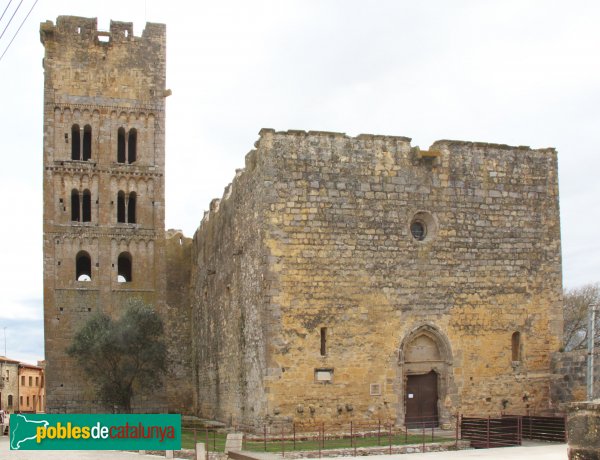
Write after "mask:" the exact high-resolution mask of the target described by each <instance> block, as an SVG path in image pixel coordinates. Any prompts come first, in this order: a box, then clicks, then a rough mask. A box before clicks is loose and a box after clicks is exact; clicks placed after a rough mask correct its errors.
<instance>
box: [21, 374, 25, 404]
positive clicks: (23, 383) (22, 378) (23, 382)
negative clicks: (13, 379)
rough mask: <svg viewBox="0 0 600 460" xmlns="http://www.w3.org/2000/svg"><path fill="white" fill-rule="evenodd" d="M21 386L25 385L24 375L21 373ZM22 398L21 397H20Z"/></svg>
mask: <svg viewBox="0 0 600 460" xmlns="http://www.w3.org/2000/svg"><path fill="white" fill-rule="evenodd" d="M21 386H22V387H24V386H25V376H24V375H22V376H21ZM21 398H22V397H21Z"/></svg>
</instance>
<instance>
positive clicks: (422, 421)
mask: <svg viewBox="0 0 600 460" xmlns="http://www.w3.org/2000/svg"><path fill="white" fill-rule="evenodd" d="M421 430H423V432H422V433H421V444H422V445H423V447H422V449H421V452H422V453H423V452H425V420H421Z"/></svg>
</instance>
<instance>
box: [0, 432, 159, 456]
mask: <svg viewBox="0 0 600 460" xmlns="http://www.w3.org/2000/svg"><path fill="white" fill-rule="evenodd" d="M37 458H39V459H43V460H159V459H161V458H165V457H159V456H157V455H140V454H138V453H135V452H120V451H113V450H40V451H35V450H10V446H9V444H8V436H2V437H1V438H0V459H1V460H13V459H14V460H31V459H37Z"/></svg>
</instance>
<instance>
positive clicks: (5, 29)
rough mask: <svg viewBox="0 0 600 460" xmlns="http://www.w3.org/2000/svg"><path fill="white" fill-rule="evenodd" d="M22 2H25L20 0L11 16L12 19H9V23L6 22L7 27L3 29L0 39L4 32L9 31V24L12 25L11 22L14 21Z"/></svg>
mask: <svg viewBox="0 0 600 460" xmlns="http://www.w3.org/2000/svg"><path fill="white" fill-rule="evenodd" d="M21 3H23V0H21V1H20V2H19V4H18V5H17V8H16V9H15V11H13V14H12V16H11V17H10V19H9V20H8V24H6V27H5V28H4V30H3V31H2V34H1V35H0V39H1V38H2V37H3V36H4V33H5V32H6V31H7V29H8V26H10V23H11V22H12V20H13V18H14V17H15V14H17V11H19V7H20V6H21Z"/></svg>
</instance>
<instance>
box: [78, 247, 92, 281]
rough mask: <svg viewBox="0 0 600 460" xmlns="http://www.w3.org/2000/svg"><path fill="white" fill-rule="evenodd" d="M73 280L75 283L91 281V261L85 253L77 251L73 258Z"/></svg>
mask: <svg viewBox="0 0 600 460" xmlns="http://www.w3.org/2000/svg"><path fill="white" fill-rule="evenodd" d="M75 279H76V280H77V281H91V280H92V259H91V258H90V255H89V254H88V253H87V252H85V251H79V252H78V253H77V256H76V257H75Z"/></svg>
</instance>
